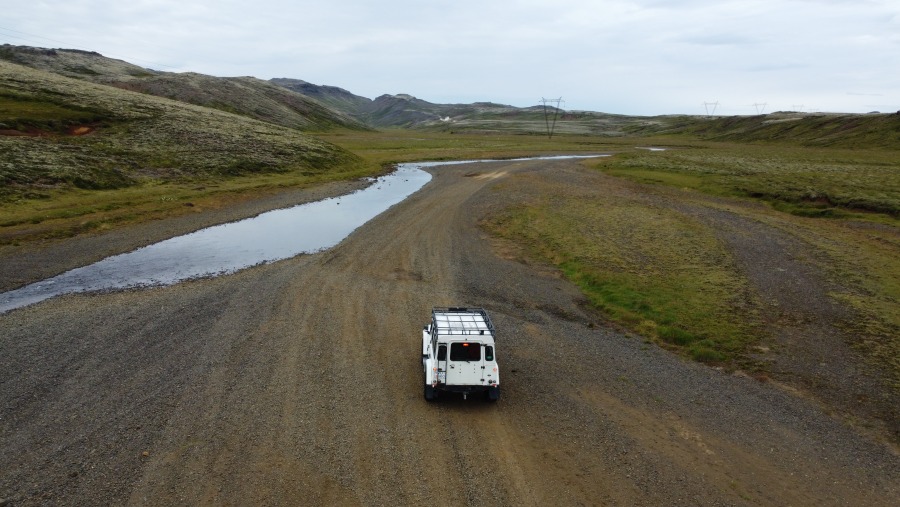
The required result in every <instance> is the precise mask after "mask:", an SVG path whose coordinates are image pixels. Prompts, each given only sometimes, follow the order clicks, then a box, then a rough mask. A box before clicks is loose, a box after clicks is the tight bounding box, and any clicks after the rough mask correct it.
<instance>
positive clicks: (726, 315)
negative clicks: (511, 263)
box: [483, 178, 757, 364]
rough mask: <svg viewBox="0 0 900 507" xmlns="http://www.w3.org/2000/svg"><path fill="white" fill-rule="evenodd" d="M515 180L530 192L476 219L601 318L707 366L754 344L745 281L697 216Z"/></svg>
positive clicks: (623, 195)
mask: <svg viewBox="0 0 900 507" xmlns="http://www.w3.org/2000/svg"><path fill="white" fill-rule="evenodd" d="M519 185H520V186H527V188H528V189H529V193H530V194H532V195H537V196H539V197H535V198H532V199H528V200H526V202H523V203H522V204H521V205H516V206H513V207H511V208H509V209H507V210H505V211H504V212H503V213H500V214H498V215H497V216H494V217H491V218H489V219H487V220H485V222H484V224H483V225H484V226H485V227H486V228H487V229H488V230H489V231H491V232H492V233H493V234H495V235H498V236H501V237H503V238H506V239H508V240H511V241H513V242H514V243H516V244H518V245H520V246H521V247H522V248H523V251H524V254H525V256H527V257H529V258H531V259H533V260H538V261H542V262H548V263H550V264H552V265H554V266H557V267H558V268H559V269H560V270H561V271H562V273H563V274H564V275H565V276H566V278H568V279H569V280H571V281H572V282H574V283H575V284H576V285H578V287H580V288H581V290H582V292H583V293H584V294H585V295H586V296H587V297H588V298H589V299H590V301H591V302H592V303H593V305H594V306H595V307H596V308H598V309H599V310H601V311H602V312H603V313H604V314H605V315H606V317H607V318H609V319H610V320H611V321H613V322H616V323H618V324H620V325H622V326H623V327H625V328H627V329H629V330H631V331H634V332H636V333H639V334H640V335H642V336H644V337H646V338H648V339H650V340H654V341H656V342H658V343H660V344H662V345H663V346H666V347H668V348H672V349H674V350H679V351H683V352H684V353H685V354H687V355H689V356H690V357H692V358H693V359H696V360H699V361H704V362H708V363H714V364H725V363H731V362H734V361H736V360H738V359H740V358H741V357H742V355H743V354H744V353H745V352H746V349H747V347H748V346H749V345H750V344H752V343H754V342H755V336H756V335H755V331H756V329H755V327H756V324H757V322H756V321H757V318H756V316H755V314H754V311H755V306H754V305H753V304H752V299H753V297H752V295H751V294H750V292H749V290H748V288H747V284H746V282H745V280H744V279H743V278H742V277H741V276H740V274H739V273H738V272H737V271H736V270H735V269H734V266H733V262H732V259H731V256H730V254H729V252H728V251H727V250H726V249H725V248H724V246H723V245H722V244H721V243H720V242H719V241H718V240H717V239H716V237H715V235H714V233H713V231H711V230H709V229H708V228H707V227H705V226H704V225H703V224H702V223H700V222H699V221H697V220H695V219H693V218H692V217H690V216H688V215H685V214H681V213H677V212H673V211H672V210H670V209H663V208H660V207H657V206H654V205H652V204H650V203H648V202H647V201H645V200H644V199H641V198H640V196H635V195H630V194H629V193H627V192H618V191H609V189H608V188H605V189H604V188H581V189H573V188H572V186H570V185H564V184H553V183H552V182H548V181H546V180H543V179H540V178H528V181H527V182H522V183H519ZM499 191H501V192H502V191H504V190H503V189H501V190H499ZM573 193H574V195H573Z"/></svg>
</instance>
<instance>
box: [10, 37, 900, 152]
mask: <svg viewBox="0 0 900 507" xmlns="http://www.w3.org/2000/svg"><path fill="white" fill-rule="evenodd" d="M2 60H6V61H9V62H12V63H16V64H19V65H25V66H28V67H31V68H34V69H39V70H43V71H47V72H51V73H54V74H57V75H61V76H66V77H69V78H74V79H79V80H83V81H89V82H93V83H98V84H104V85H108V86H113V87H117V88H120V89H124V90H131V91H137V92H141V93H143V94H148V95H154V96H157V97H165V98H168V99H173V100H177V101H180V102H185V103H189V104H194V105H199V106H204V107H209V108H214V109H218V110H221V111H226V112H229V113H234V114H238V115H241V116H245V117H248V118H253V119H256V120H261V121H264V122H267V123H271V124H274V125H279V126H283V127H288V128H291V129H297V130H301V131H309V132H315V131H326V130H330V129H334V128H347V129H356V130H367V129H381V128H392V127H394V128H415V129H426V130H438V131H449V132H470V133H478V132H480V133H493V132H504V133H519V134H538V135H544V134H545V133H546V130H547V121H546V117H545V111H544V109H543V108H542V107H541V106H533V107H525V108H519V107H514V106H509V105H504V104H494V103H490V102H476V103H473V104H433V103H431V102H427V101H425V100H422V99H418V98H416V97H414V96H412V95H408V94H393V95H381V96H380V97H377V98H375V99H369V98H366V97H361V96H359V95H355V94H353V93H352V92H350V91H347V90H345V89H343V88H339V87H336V86H321V85H315V84H312V83H309V82H306V81H303V80H300V79H291V78H277V79H272V80H269V81H264V80H261V79H257V78H254V77H214V76H208V75H203V74H197V73H191V72H187V73H172V72H161V71H156V70H152V69H147V68H144V67H139V66H137V65H133V64H131V63H128V62H125V61H122V60H116V59H112V58H107V57H104V56H103V55H101V54H99V53H94V52H88V51H81V50H74V49H45V48H34V47H29V46H13V45H9V44H5V45H3V46H0V61H2ZM554 112H555V113H558V122H557V124H556V126H555V132H557V133H560V134H585V135H598V136H608V137H616V136H623V135H639V136H647V135H669V134H689V135H692V136H696V137H700V138H705V139H721V140H729V141H773V140H789V141H792V142H800V143H805V144H818V145H841V146H858V145H860V143H862V145H865V146H881V147H897V144H898V142H900V139H898V134H897V129H896V128H895V127H894V124H895V123H896V122H897V121H898V118H900V116H898V115H891V114H877V115H872V114H870V115H854V114H821V113H819V114H803V113H798V112H790V111H788V112H776V113H771V114H767V115H758V116H740V117H735V116H732V117H705V116H692V115H666V116H653V117H646V116H627V115H615V114H607V113H600V112H592V111H563V110H559V111H554Z"/></svg>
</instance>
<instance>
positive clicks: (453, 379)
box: [447, 341, 484, 386]
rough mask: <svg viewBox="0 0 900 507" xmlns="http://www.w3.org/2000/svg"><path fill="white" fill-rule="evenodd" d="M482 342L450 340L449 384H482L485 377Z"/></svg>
mask: <svg viewBox="0 0 900 507" xmlns="http://www.w3.org/2000/svg"><path fill="white" fill-rule="evenodd" d="M483 371H484V358H483V357H482V347H481V342H477V341H458V342H450V354H449V361H448V369H447V384H448V385H463V386H471V385H481V384H482V379H483V378H484V374H483Z"/></svg>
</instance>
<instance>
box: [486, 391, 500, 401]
mask: <svg viewBox="0 0 900 507" xmlns="http://www.w3.org/2000/svg"><path fill="white" fill-rule="evenodd" d="M484 399H486V400H487V401H489V402H491V403H493V402H495V401H497V400H499V399H500V388H499V387H491V388H490V389H488V390H487V391H486V392H485V393H484Z"/></svg>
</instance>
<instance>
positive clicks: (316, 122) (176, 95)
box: [0, 45, 367, 131]
mask: <svg viewBox="0 0 900 507" xmlns="http://www.w3.org/2000/svg"><path fill="white" fill-rule="evenodd" d="M0 60H6V61H9V62H11V63H17V64H20V65H25V66H28V67H32V68H35V69H39V70H44V71H47V72H52V73H55V74H59V75H62V76H65V77H69V78H73V79H80V80H84V81H89V82H93V83H99V84H105V85H110V86H115V87H118V88H122V89H125V90H130V91H136V92H141V93H145V94H148V95H155V96H158V97H165V98H168V99H173V100H178V101H181V102H187V103H189V104H195V105H198V106H204V107H211V108H215V109H220V110H222V111H227V112H230V113H235V114H239V115H243V116H247V117H249V118H254V119H257V120H261V121H265V122H268V123H273V124H275V125H281V126H284V127H290V128H295V129H298V130H303V131H323V130H329V129H332V128H348V129H366V128H367V127H366V126H365V125H363V124H362V123H361V122H359V121H358V120H355V119H354V118H352V117H350V116H348V115H346V114H344V113H343V112H341V111H340V110H338V109H334V108H330V107H327V106H325V105H323V104H321V103H320V102H318V101H317V100H315V99H311V98H310V97H308V96H306V95H303V94H300V93H295V92H293V91H290V90H288V89H287V88H284V87H281V86H277V85H275V84H273V83H270V82H268V81H264V80H261V79H256V78H253V77H214V76H207V75H204V74H197V73H193V72H186V73H173V72H160V71H155V70H151V69H145V68H143V67H138V66H136V65H133V64H130V63H128V62H125V61H122V60H116V59H113V58H107V57H105V56H103V55H101V54H99V53H93V52H87V51H80V50H73V49H44V48H33V47H28V46H11V45H3V46H0Z"/></svg>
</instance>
